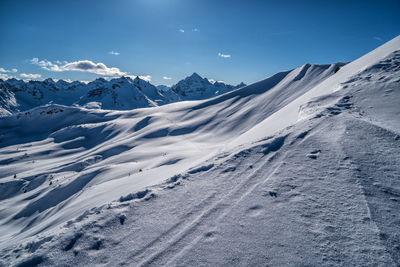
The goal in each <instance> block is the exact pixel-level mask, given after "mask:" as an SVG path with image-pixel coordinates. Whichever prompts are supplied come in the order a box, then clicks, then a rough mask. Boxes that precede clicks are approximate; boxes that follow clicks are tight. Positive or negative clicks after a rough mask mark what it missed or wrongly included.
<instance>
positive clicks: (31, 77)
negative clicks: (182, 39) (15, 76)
mask: <svg viewBox="0 0 400 267" xmlns="http://www.w3.org/2000/svg"><path fill="white" fill-rule="evenodd" d="M19 76H21V77H22V78H25V79H39V78H41V77H42V75H40V74H26V73H21V74H20V75H19Z"/></svg>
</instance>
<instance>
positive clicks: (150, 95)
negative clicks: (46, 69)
mask: <svg viewBox="0 0 400 267" xmlns="http://www.w3.org/2000/svg"><path fill="white" fill-rule="evenodd" d="M195 75H196V76H195ZM199 80H201V82H198V81H199ZM178 85H179V86H178V88H180V91H179V92H178V91H175V90H174V89H173V88H175V87H173V88H172V89H171V88H169V87H160V88H162V90H159V89H158V88H157V87H156V86H154V85H152V84H151V83H149V82H147V81H144V80H142V79H140V78H138V77H137V78H135V79H133V80H132V79H131V78H129V77H121V78H116V79H112V80H110V81H107V80H105V79H103V78H98V79H96V80H94V81H92V82H90V83H88V84H85V83H82V82H79V81H75V82H71V83H70V82H66V81H63V80H58V81H57V82H55V81H54V80H52V79H50V78H49V79H46V80H44V81H29V82H24V81H23V80H16V79H9V80H6V81H3V80H1V79H0V116H7V115H10V114H12V113H15V112H17V111H26V110H29V109H31V108H34V107H38V106H41V105H44V104H49V103H54V104H60V105H67V106H71V105H79V106H85V107H89V108H103V109H114V110H130V109H135V108H144V107H154V106H159V105H165V104H168V103H172V102H176V101H182V100H199V99H205V98H210V97H213V96H217V95H220V94H222V93H225V92H228V91H231V90H233V89H236V88H237V86H236V87H235V86H231V85H227V84H224V83H218V82H216V83H214V84H211V83H210V82H209V81H208V80H207V79H205V78H204V79H203V78H201V77H200V76H199V75H197V74H193V75H192V76H191V77H188V78H186V79H185V80H183V81H181V82H179V83H178ZM183 85H185V88H182V86H183ZM242 86H244V84H243V83H242V84H240V85H239V87H242ZM185 90H186V91H185Z"/></svg>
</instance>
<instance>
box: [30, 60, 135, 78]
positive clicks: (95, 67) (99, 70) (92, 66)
mask: <svg viewBox="0 0 400 267" xmlns="http://www.w3.org/2000/svg"><path fill="white" fill-rule="evenodd" d="M64 62H65V61H64ZM31 63H32V64H34V65H38V66H40V67H41V68H42V69H45V70H48V71H56V72H61V71H83V72H90V73H94V74H99V75H104V76H126V75H127V74H128V73H126V72H123V71H120V69H119V68H116V67H111V68H109V67H107V66H106V65H105V64H104V63H101V62H99V63H94V62H93V61H90V60H79V61H74V62H67V63H65V64H64V65H60V64H54V63H52V62H51V61H48V60H39V59H38V58H33V59H31Z"/></svg>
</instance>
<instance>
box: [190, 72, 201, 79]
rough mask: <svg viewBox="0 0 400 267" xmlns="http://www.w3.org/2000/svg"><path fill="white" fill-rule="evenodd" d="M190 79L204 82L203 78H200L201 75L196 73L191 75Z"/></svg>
mask: <svg viewBox="0 0 400 267" xmlns="http://www.w3.org/2000/svg"><path fill="white" fill-rule="evenodd" d="M188 78H190V79H196V80H198V79H201V80H203V77H201V76H200V75H199V74H197V73H196V72H193V74H192V75H190V76H189V77H188Z"/></svg>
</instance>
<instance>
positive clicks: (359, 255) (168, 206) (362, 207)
mask: <svg viewBox="0 0 400 267" xmlns="http://www.w3.org/2000/svg"><path fill="white" fill-rule="evenodd" d="M399 66H400V37H397V38H395V39H393V40H392V41H390V42H388V43H386V44H384V45H382V46H381V47H378V48H377V49H375V50H373V51H372V52H370V53H368V54H366V55H365V56H363V57H361V58H359V59H357V60H355V61H353V62H350V63H348V64H346V65H344V64H331V65H312V64H305V65H303V66H300V67H298V68H296V69H294V70H291V71H284V72H280V73H277V74H275V75H273V76H271V77H269V78H267V79H265V80H263V81H260V82H257V83H254V84H251V85H249V86H245V87H242V88H239V89H236V90H233V91H230V92H227V93H225V94H222V95H220V96H216V97H214V98H211V99H206V100H202V101H184V102H177V103H172V104H168V105H162V106H154V107H152V108H146V109H135V110H129V111H113V110H103V109H88V108H85V107H81V106H66V105H58V104H49V105H42V106H38V107H35V108H34V109H31V110H29V111H25V112H20V113H16V114H12V115H10V116H7V117H3V118H1V119H0V203H1V204H0V251H1V253H0V261H2V263H3V264H4V265H17V264H21V266H35V265H39V264H41V265H44V266H57V265H61V264H63V265H73V266H75V265H77V266H88V265H111V266H117V265H134V266H144V265H146V266H193V265H195V266H197V265H237V266H254V265H256V266H259V265H261V266H265V265H267V266H269V265H276V266H287V265H290V266H300V265H301V266H303V265H325V266H343V265H345V266H348V265H354V264H356V265H360V266H368V265H382V266H397V265H399V264H400V256H399V255H400V254H399V247H398V244H399V243H400V224H399V223H398V222H399V221H400V206H399V205H400V197H399V196H400V180H399V177H400V167H399V166H400V156H399V155H400V146H399V140H400V119H399V115H400V106H399V105H398V103H399V101H400V90H399V88H400V87H399V85H400V79H399V77H400V75H399V74H400V67H399ZM192 76H193V75H192ZM185 80H186V79H185ZM190 80H192V79H189V81H187V83H181V85H180V86H176V87H172V88H171V91H173V92H174V93H176V94H177V95H178V93H179V92H182V90H183V88H185V84H190V83H192V84H201V83H203V81H202V80H201V79H199V78H198V77H196V76H195V77H193V80H194V81H190ZM203 80H204V79H203ZM13 82H16V81H13ZM98 82H101V81H98ZM131 82H132V81H128V82H126V81H124V82H122V84H121V87H123V86H125V84H130V83H131ZM204 83H205V81H204ZM178 84H179V83H178ZM178 84H177V85H178ZM205 84H207V83H205ZM78 87H79V85H78ZM107 88H108V87H107ZM107 88H106V89H104V90H105V91H107V90H108V89H110V88H108V89H107ZM141 88H142V90H143V91H145V92H149V94H151V92H154V91H152V90H153V89H152V88H151V87H148V88H145V86H143V85H142V86H141ZM192 88H200V87H192ZM114 89H115V88H114ZM49 90H50V89H49ZM203 92H208V91H207V90H202V89H199V90H193V91H192V92H191V93H193V95H196V96H199V97H201V96H202V95H205V94H202V93H203ZM102 94H108V93H107V92H103V90H101V94H100V95H102ZM3 95H4V98H9V95H7V94H3ZM3 95H2V96H3ZM146 96H147V93H146ZM163 96H165V95H164V94H163ZM99 99H100V98H99ZM149 100H151V101H153V102H154V103H157V102H156V101H157V100H159V101H160V102H162V101H163V98H158V95H157V94H155V95H154V97H152V98H151V99H150V98H149ZM7 103H9V106H10V107H12V106H13V104H12V102H7ZM82 103H86V101H83V102H82ZM38 125H39V126H40V127H38Z"/></svg>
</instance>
